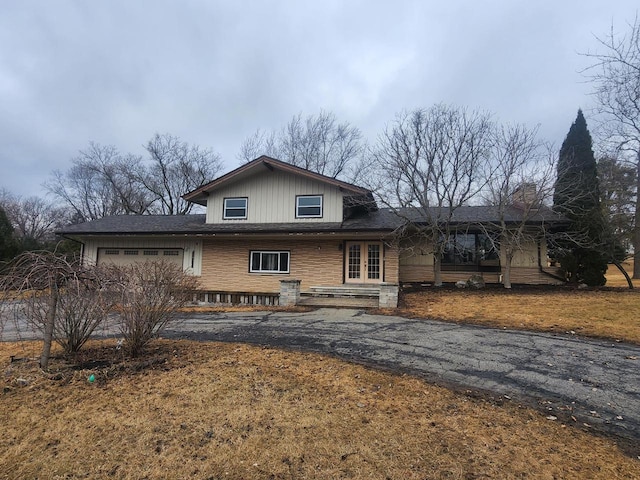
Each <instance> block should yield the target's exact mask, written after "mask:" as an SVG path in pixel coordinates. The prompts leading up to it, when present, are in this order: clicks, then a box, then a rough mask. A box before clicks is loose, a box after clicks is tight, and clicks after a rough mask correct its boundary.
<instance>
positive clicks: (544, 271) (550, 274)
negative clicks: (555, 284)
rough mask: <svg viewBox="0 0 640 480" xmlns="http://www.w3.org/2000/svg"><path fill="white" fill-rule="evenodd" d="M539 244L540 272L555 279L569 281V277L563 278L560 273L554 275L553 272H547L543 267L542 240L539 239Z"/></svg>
mask: <svg viewBox="0 0 640 480" xmlns="http://www.w3.org/2000/svg"><path fill="white" fill-rule="evenodd" d="M537 246H538V270H539V271H540V273H542V274H544V275H546V276H548V277H551V278H553V279H555V280H560V281H561V282H563V283H567V279H566V278H562V277H560V276H559V275H554V274H553V273H550V272H547V271H546V270H545V269H544V268H543V267H542V247H541V246H540V240H538V243H537Z"/></svg>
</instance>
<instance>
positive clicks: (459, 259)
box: [442, 233, 500, 271]
mask: <svg viewBox="0 0 640 480" xmlns="http://www.w3.org/2000/svg"><path fill="white" fill-rule="evenodd" d="M496 244H497V241H496V239H493V238H491V237H489V236H487V235H485V234H484V233H452V234H451V235H450V236H449V239H448V240H447V241H446V243H445V245H444V252H443V254H442V266H443V269H445V270H461V271H498V270H499V268H500V267H499V255H498V251H497V250H496Z"/></svg>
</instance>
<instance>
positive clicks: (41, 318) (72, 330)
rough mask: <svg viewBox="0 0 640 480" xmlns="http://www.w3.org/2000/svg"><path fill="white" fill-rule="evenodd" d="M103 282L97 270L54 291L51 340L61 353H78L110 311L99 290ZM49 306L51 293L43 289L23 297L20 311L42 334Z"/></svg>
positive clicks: (111, 307)
mask: <svg viewBox="0 0 640 480" xmlns="http://www.w3.org/2000/svg"><path fill="white" fill-rule="evenodd" d="M103 282H104V277H103V275H102V272H101V270H99V269H94V270H87V271H86V272H85V273H84V275H82V276H79V277H76V278H73V279H71V280H70V281H69V282H67V284H66V285H65V286H64V288H62V289H60V291H59V292H58V303H57V306H56V311H55V317H54V323H53V340H54V341H55V342H56V343H57V344H59V345H60V346H61V347H62V348H63V350H64V351H65V353H67V354H72V353H76V352H78V351H79V350H80V349H81V348H82V346H83V345H84V344H85V343H86V342H87V340H89V338H90V337H91V335H92V334H93V332H94V331H95V330H96V328H98V327H99V326H100V325H101V324H102V323H103V321H104V320H105V318H106V317H107V315H108V314H109V312H110V311H111V310H112V309H113V303H112V302H110V301H109V298H108V296H107V295H105V292H104V290H103V289H102V288H101V287H102V283H103ZM50 305H51V293H50V291H48V290H45V291H41V292H37V293H33V294H32V295H30V296H27V297H26V298H25V299H24V300H23V301H22V302H21V310H22V312H23V313H24V315H25V318H26V319H27V322H28V323H29V324H30V325H33V326H34V327H35V328H36V329H38V330H40V331H41V332H43V333H44V332H45V329H46V326H47V318H48V314H49V308H50Z"/></svg>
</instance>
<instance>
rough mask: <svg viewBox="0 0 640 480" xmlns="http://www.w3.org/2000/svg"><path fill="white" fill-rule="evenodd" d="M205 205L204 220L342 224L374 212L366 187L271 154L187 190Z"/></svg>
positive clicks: (199, 202) (246, 222) (214, 221)
mask: <svg viewBox="0 0 640 480" xmlns="http://www.w3.org/2000/svg"><path fill="white" fill-rule="evenodd" d="M183 198H184V199H185V200H187V201H190V202H194V203H197V204H199V205H203V206H206V207H207V216H206V222H207V223H210V224H223V223H236V224H243V223H245V224H256V223H298V222H324V223H335V222H338V223H339V222H342V221H343V219H344V218H345V217H347V216H351V215H353V214H354V213H358V212H359V211H371V210H376V209H377V206H376V204H375V200H374V199H373V195H372V193H371V191H369V190H367V189H366V188H362V187H358V186H356V185H352V184H350V183H347V182H343V181H340V180H336V179H335V178H330V177H326V176H324V175H320V174H319V173H315V172H311V171H309V170H306V169H304V168H300V167H296V166H294V165H291V164H289V163H285V162H282V161H280V160H276V159H274V158H271V157H267V156H261V157H259V158H257V159H255V160H253V161H251V162H249V163H246V164H244V165H242V166H241V167H239V168H236V169H235V170H233V171H231V172H229V173H227V174H226V175H223V176H221V177H218V178H217V179H215V180H213V181H211V182H209V183H207V184H206V185H203V186H202V187H200V188H198V189H196V190H194V191H193V192H190V193H187V194H186V195H184V197H183Z"/></svg>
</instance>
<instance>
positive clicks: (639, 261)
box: [631, 152, 640, 279]
mask: <svg viewBox="0 0 640 480" xmlns="http://www.w3.org/2000/svg"><path fill="white" fill-rule="evenodd" d="M637 160H638V163H637V164H636V211H635V217H634V222H633V223H634V225H633V239H632V242H631V243H632V244H633V278H634V279H640V152H638V159H637Z"/></svg>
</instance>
